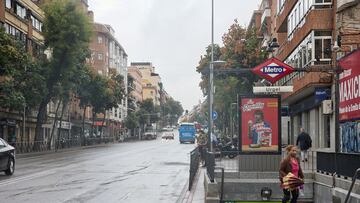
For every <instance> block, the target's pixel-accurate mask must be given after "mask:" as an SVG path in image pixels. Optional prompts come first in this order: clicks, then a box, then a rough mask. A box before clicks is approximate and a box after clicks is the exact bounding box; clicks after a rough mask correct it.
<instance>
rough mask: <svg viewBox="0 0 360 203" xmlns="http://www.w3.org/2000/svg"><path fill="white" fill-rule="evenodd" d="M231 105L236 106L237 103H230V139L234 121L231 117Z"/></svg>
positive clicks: (232, 133)
mask: <svg viewBox="0 0 360 203" xmlns="http://www.w3.org/2000/svg"><path fill="white" fill-rule="evenodd" d="M233 105H237V103H231V104H230V133H231V138H233V137H234V119H233V115H232V106H233Z"/></svg>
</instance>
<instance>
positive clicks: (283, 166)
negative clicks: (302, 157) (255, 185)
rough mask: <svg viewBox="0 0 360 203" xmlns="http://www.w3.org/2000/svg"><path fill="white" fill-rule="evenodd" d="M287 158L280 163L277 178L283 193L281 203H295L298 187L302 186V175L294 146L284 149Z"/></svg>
mask: <svg viewBox="0 0 360 203" xmlns="http://www.w3.org/2000/svg"><path fill="white" fill-rule="evenodd" d="M286 152H287V156H286V157H285V158H284V159H283V160H282V161H281V163H280V170H279V178H280V182H281V187H282V189H283V192H284V197H283V199H282V203H286V202H288V201H289V200H290V197H291V201H290V203H296V202H297V198H298V197H299V186H300V185H303V184H304V181H303V179H304V174H303V171H302V169H301V166H300V162H299V159H298V158H297V148H296V146H294V145H289V146H287V147H286Z"/></svg>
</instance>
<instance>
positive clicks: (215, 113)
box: [212, 111, 218, 120]
mask: <svg viewBox="0 0 360 203" xmlns="http://www.w3.org/2000/svg"><path fill="white" fill-rule="evenodd" d="M217 117H218V114H217V112H216V111H213V112H212V119H213V120H216V119H217Z"/></svg>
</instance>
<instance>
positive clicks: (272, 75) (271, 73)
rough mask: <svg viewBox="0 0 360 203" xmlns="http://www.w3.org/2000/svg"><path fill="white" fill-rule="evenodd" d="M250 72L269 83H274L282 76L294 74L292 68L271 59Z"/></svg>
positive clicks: (275, 59)
mask: <svg viewBox="0 0 360 203" xmlns="http://www.w3.org/2000/svg"><path fill="white" fill-rule="evenodd" d="M251 71H252V72H253V73H255V74H257V75H258V76H260V77H262V78H264V79H266V80H268V81H269V82H271V83H275V82H276V81H278V80H280V79H281V78H283V77H284V76H286V75H288V74H290V73H292V72H294V68H293V67H291V66H289V65H287V64H285V63H283V62H282V61H280V60H279V59H277V58H271V59H269V60H267V61H265V62H264V63H262V64H260V65H258V66H256V67H255V68H253V69H252V70H251Z"/></svg>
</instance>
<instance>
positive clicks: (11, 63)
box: [0, 29, 45, 111]
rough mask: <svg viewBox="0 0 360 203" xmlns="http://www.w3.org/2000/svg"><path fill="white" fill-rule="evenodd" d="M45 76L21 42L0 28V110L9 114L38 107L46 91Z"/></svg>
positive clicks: (40, 65)
mask: <svg viewBox="0 0 360 203" xmlns="http://www.w3.org/2000/svg"><path fill="white" fill-rule="evenodd" d="M44 73H45V71H44V68H43V66H42V64H41V63H40V62H39V61H38V60H37V59H35V58H32V57H31V56H30V55H29V54H28V53H27V52H26V51H25V49H24V46H23V45H22V43H21V42H19V41H17V40H15V39H14V38H13V37H12V36H10V35H8V34H6V33H5V32H4V30H3V29H0V78H1V79H0V107H1V108H5V109H8V110H10V111H12V110H16V111H22V110H23V108H24V106H26V107H27V108H28V109H30V108H34V107H37V106H38V105H39V103H40V100H41V96H42V95H43V94H44V92H45V87H44V76H43V74H44Z"/></svg>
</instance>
